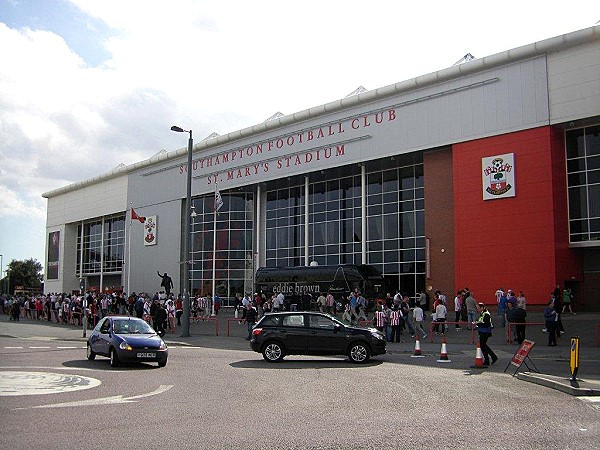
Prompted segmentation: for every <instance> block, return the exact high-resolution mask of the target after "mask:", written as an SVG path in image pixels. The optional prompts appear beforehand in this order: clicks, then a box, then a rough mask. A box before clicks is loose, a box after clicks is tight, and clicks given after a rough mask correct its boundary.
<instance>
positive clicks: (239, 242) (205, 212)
mask: <svg viewBox="0 0 600 450" xmlns="http://www.w3.org/2000/svg"><path fill="white" fill-rule="evenodd" d="M221 196H222V198H223V206H222V207H221V209H220V210H219V213H218V215H217V240H216V244H217V246H216V258H215V261H216V265H215V279H216V283H215V287H216V291H217V294H218V295H219V296H220V297H221V298H222V299H223V300H224V301H225V303H224V305H227V304H228V300H226V299H227V298H233V297H234V296H235V294H236V293H240V294H244V293H246V292H250V291H251V290H252V289H253V288H252V276H253V260H252V258H253V257H252V255H253V253H252V230H253V220H254V195H253V193H251V192H241V191H234V192H232V193H221ZM214 200H215V197H214V194H213V195H208V196H205V197H199V198H195V199H192V206H193V207H194V209H195V212H196V217H192V218H191V222H190V226H191V232H192V241H191V252H192V261H193V265H192V270H191V273H190V280H191V283H192V293H193V294H201V295H208V294H211V293H212V282H213V273H212V270H213V236H214V233H213V230H214V217H215V216H214Z"/></svg>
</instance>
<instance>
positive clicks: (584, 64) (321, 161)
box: [44, 26, 600, 310]
mask: <svg viewBox="0 0 600 450" xmlns="http://www.w3.org/2000/svg"><path fill="white" fill-rule="evenodd" d="M469 59H471V58H465V61H464V62H461V63H460V64H456V65H454V66H452V67H449V68H447V69H443V70H440V71H438V72H435V73H430V74H427V75H423V76H419V77H417V78H414V79H411V80H407V81H402V82H399V83H397V84H394V85H390V86H386V87H382V88H379V89H375V90H370V91H366V90H364V89H358V90H357V91H356V92H355V93H353V94H352V95H350V96H348V97H346V98H343V99H341V100H339V101H335V102H331V103H327V104H325V105H321V106H316V107H314V108H310V109H307V110H304V111H300V112H297V113H294V114H289V115H281V114H277V115H275V116H274V117H272V118H270V119H268V120H267V121H265V122H264V123H261V124H258V125H255V126H252V127H250V128H246V129H243V130H239V131H235V132H232V133H229V134H227V135H223V136H219V135H216V134H214V133H213V135H211V136H209V137H208V138H206V139H204V140H202V141H200V142H197V143H196V144H195V145H194V146H193V155H192V156H193V162H192V164H191V168H188V164H187V155H188V148H187V147H186V148H181V149H179V150H175V151H172V152H162V153H160V154H158V155H156V156H154V157H152V158H150V159H148V160H145V161H141V162H138V163H136V164H133V165H130V166H120V167H119V168H117V169H115V170H113V171H111V172H109V173H107V174H104V175H101V176H97V177H95V178H92V179H88V180H84V181H80V182H77V183H74V184H71V185H68V186H65V187H62V188H59V189H56V190H53V191H51V192H47V193H45V194H44V197H45V198H47V199H48V216H47V225H46V229H47V238H48V239H47V242H48V244H47V245H48V246H47V249H46V256H47V258H46V273H45V284H44V289H45V290H46V291H47V292H71V291H74V290H78V289H79V285H80V280H85V282H86V285H87V286H88V288H92V289H96V290H99V291H103V292H106V291H112V290H124V291H126V292H132V291H136V292H139V291H146V292H155V291H158V290H159V289H160V281H161V280H160V279H159V278H158V275H157V271H160V272H161V273H164V272H167V273H168V274H169V275H170V276H171V277H172V278H173V282H174V284H175V289H174V291H175V292H176V293H178V292H181V291H182V280H183V273H184V272H183V270H184V267H185V264H182V261H186V260H188V258H187V257H186V256H185V255H184V251H183V248H184V241H185V239H184V230H185V221H189V225H190V231H191V244H190V245H191V255H192V258H191V263H190V268H191V272H190V278H191V283H192V290H193V292H202V293H204V294H207V293H210V292H211V289H212V282H213V256H214V261H215V267H214V269H215V270H214V274H215V280H216V281H215V282H216V290H217V293H218V294H219V295H220V296H221V298H225V304H227V299H229V298H232V297H233V296H234V295H235V293H238V292H240V293H244V292H250V291H252V289H253V288H252V286H253V278H254V273H255V271H256V270H257V268H258V267H275V266H302V265H310V264H314V263H317V264H320V265H323V264H344V263H355V264H370V265H373V266H375V267H377V268H378V269H380V270H381V272H382V273H383V274H384V277H385V278H386V279H387V281H388V282H389V289H390V290H391V291H395V290H396V289H400V290H401V291H403V292H406V293H408V294H409V295H414V294H415V293H416V292H418V291H420V290H421V289H426V290H436V289H441V290H442V291H443V292H444V293H445V294H446V295H447V296H448V297H453V295H454V293H455V292H456V290H457V289H459V288H463V287H465V286H468V287H469V288H470V289H471V290H472V291H473V292H474V293H475V296H476V298H477V299H479V300H482V301H486V302H488V303H493V302H495V297H494V292H495V291H496V289H498V288H499V287H504V288H505V289H508V288H512V289H514V290H517V291H518V290H522V291H523V292H524V293H525V296H526V297H527V299H528V303H529V304H543V303H545V302H546V301H547V300H548V299H549V296H550V292H551V291H552V290H553V289H554V288H555V287H556V285H557V284H558V285H560V287H561V288H564V287H565V286H566V287H570V288H572V290H573V293H574V296H575V299H576V304H578V305H579V307H582V306H583V307H585V308H586V309H588V310H589V309H596V310H598V309H600V26H595V27H591V28H588V29H585V30H580V31H576V32H573V33H569V34H566V35H563V36H558V37H554V38H550V39H547V40H544V41H540V42H536V43H533V44H530V45H526V46H523V47H519V48H516V49H512V50H507V51H505V52H502V53H498V54H495V55H492V56H488V57H484V58H478V59H477V58H476V59H471V60H469ZM170 125H173V124H165V132H166V133H167V132H169V130H168V128H169V126H170ZM177 125H183V126H186V125H187V126H191V127H192V128H193V124H177ZM190 134H191V133H190ZM181 136H182V141H184V140H183V138H184V137H185V135H184V134H182V135H181ZM184 142H185V141H184ZM188 170H191V174H192V194H191V195H192V206H193V207H192V208H190V210H186V207H185V203H186V201H185V200H186V182H187V171H188ZM217 189H218V192H219V193H220V196H221V198H222V200H223V205H222V207H221V208H220V209H219V211H218V214H217V217H216V220H215V212H214V206H215V193H216V190H217ZM132 208H133V210H134V211H135V214H137V216H139V217H145V218H146V221H145V222H144V223H142V222H140V221H138V220H135V219H134V220H133V221H132V220H131V216H132ZM215 226H216V235H215V234H214V232H213V229H214V227H215ZM213 249H214V252H213Z"/></svg>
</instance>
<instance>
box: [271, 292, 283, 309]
mask: <svg viewBox="0 0 600 450" xmlns="http://www.w3.org/2000/svg"><path fill="white" fill-rule="evenodd" d="M284 302H285V295H283V293H282V292H280V293H279V294H277V310H276V311H283V310H284V309H285V308H284V307H283V305H284ZM273 309H275V303H273Z"/></svg>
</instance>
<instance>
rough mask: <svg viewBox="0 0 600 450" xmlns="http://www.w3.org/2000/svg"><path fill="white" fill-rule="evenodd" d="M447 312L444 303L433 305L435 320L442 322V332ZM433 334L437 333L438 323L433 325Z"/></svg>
mask: <svg viewBox="0 0 600 450" xmlns="http://www.w3.org/2000/svg"><path fill="white" fill-rule="evenodd" d="M447 314H448V310H447V309H446V305H444V304H443V303H442V302H439V303H438V305H437V306H436V307H435V315H436V320H435V321H436V322H441V323H442V334H444V331H445V326H446V325H445V324H444V322H446V315H447ZM435 334H439V329H438V325H436V326H435Z"/></svg>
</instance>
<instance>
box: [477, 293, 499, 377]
mask: <svg viewBox="0 0 600 450" xmlns="http://www.w3.org/2000/svg"><path fill="white" fill-rule="evenodd" d="M477 312H478V313H479V318H478V319H477V322H476V323H475V325H477V331H478V333H479V347H480V348H481V353H483V365H484V366H489V365H490V357H491V358H492V364H494V363H495V362H496V361H498V357H497V356H496V354H495V353H494V352H493V350H492V349H491V348H490V347H489V346H488V344H487V341H488V339H489V338H491V337H492V316H491V314H490V312H489V311H488V310H487V308H486V307H485V304H483V303H478V304H477Z"/></svg>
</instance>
